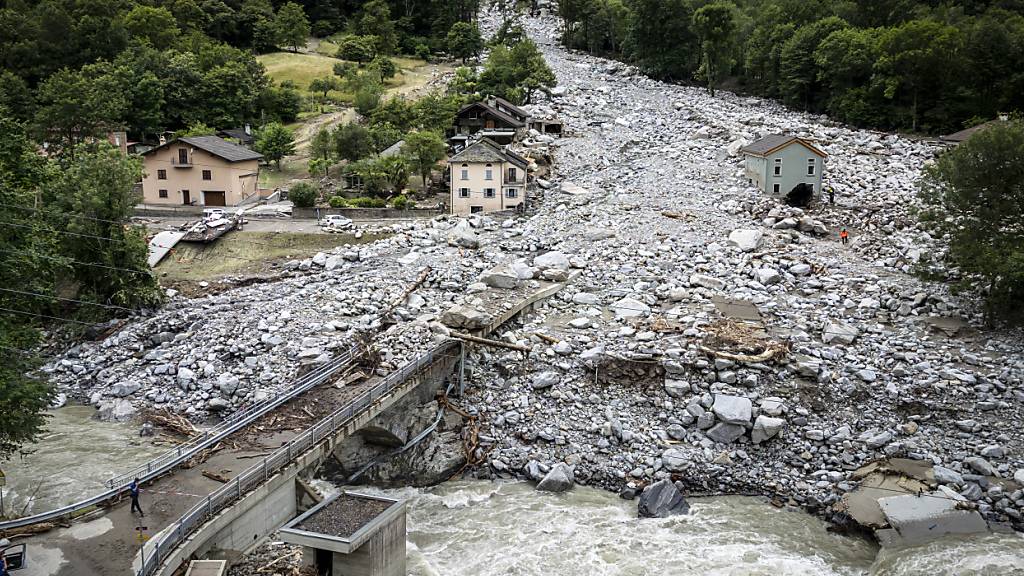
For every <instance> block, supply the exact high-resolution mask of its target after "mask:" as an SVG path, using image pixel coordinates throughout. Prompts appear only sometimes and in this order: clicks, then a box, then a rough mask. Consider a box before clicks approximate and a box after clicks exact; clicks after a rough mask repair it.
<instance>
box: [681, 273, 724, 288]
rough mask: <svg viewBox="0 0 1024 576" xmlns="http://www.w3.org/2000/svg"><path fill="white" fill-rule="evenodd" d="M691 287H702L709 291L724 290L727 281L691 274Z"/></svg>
mask: <svg viewBox="0 0 1024 576" xmlns="http://www.w3.org/2000/svg"><path fill="white" fill-rule="evenodd" d="M690 286H700V287H702V288H707V289H708V290H724V289H725V281H723V280H719V279H718V278H713V277H711V276H707V275H704V274H690Z"/></svg>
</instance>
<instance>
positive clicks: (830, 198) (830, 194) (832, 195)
mask: <svg viewBox="0 0 1024 576" xmlns="http://www.w3.org/2000/svg"><path fill="white" fill-rule="evenodd" d="M828 203H829V204H835V203H836V191H835V190H833V189H832V187H831V186H829V187H828Z"/></svg>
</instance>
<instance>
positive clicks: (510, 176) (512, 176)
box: [508, 168, 516, 182]
mask: <svg viewBox="0 0 1024 576" xmlns="http://www.w3.org/2000/svg"><path fill="white" fill-rule="evenodd" d="M508 181H509V182H515V181H516V169H515V168H509V169H508Z"/></svg>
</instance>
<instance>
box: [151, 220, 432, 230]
mask: <svg viewBox="0 0 1024 576" xmlns="http://www.w3.org/2000/svg"><path fill="white" fill-rule="evenodd" d="M412 220H413V219H411V218H387V219H378V220H358V221H356V227H357V228H359V227H369V226H390V225H392V224H399V223H402V222H410V221H412ZM144 221H145V223H146V226H147V227H148V228H149V229H150V230H154V231H161V230H176V229H178V227H180V226H182V225H184V224H185V223H188V222H195V221H196V219H195V218H193V219H191V220H189V219H186V218H153V217H148V216H147V217H145V218H144ZM244 230H245V231H246V232H293V233H302V234H327V232H324V231H323V230H321V229H320V226H318V225H317V222H316V220H296V219H292V218H280V219H269V218H268V219H256V218H252V219H249V220H248V221H247V223H246V224H245V227H244Z"/></svg>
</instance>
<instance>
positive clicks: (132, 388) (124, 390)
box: [110, 382, 142, 398]
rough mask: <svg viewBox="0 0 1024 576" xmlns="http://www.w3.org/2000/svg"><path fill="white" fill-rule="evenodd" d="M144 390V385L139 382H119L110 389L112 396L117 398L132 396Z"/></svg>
mask: <svg viewBox="0 0 1024 576" xmlns="http://www.w3.org/2000/svg"><path fill="white" fill-rule="evenodd" d="M141 389H142V384H139V383H138V382H118V383H117V384H114V385H113V386H111V387H110V395H111V396H116V397H117V398H124V397H125V396H131V395H132V394H135V393H136V392H138V391H139V390H141Z"/></svg>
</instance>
